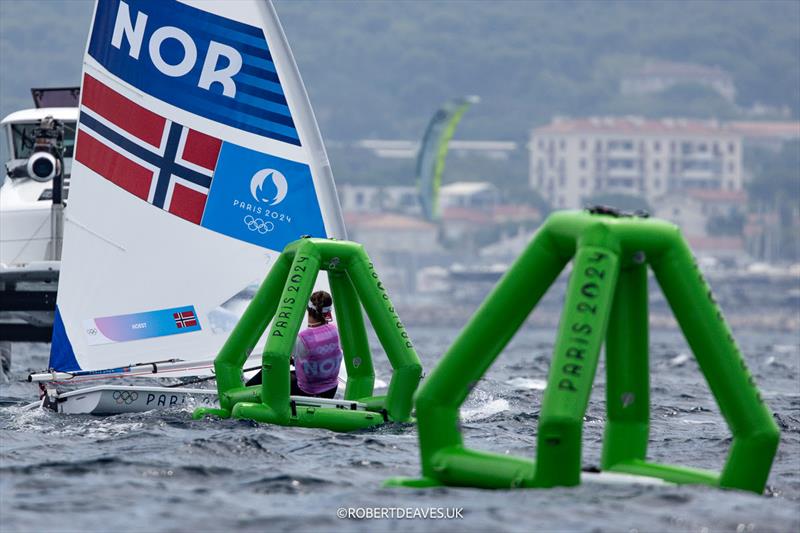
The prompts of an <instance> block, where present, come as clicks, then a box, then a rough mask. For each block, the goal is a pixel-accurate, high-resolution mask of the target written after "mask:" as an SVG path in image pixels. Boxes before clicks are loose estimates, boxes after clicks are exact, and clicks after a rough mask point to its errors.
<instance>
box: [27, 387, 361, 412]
mask: <svg viewBox="0 0 800 533" xmlns="http://www.w3.org/2000/svg"><path fill="white" fill-rule="evenodd" d="M290 398H291V401H292V402H295V404H296V405H299V406H308V407H317V408H319V409H346V410H354V411H355V410H358V411H362V410H365V409H366V406H365V405H364V404H362V403H359V402H354V401H349V400H337V399H331V400H329V399H326V398H308V397H305V396H291V397H290ZM36 405H41V406H42V407H45V408H50V409H52V410H54V411H56V412H58V413H63V414H69V415H77V414H89V415H118V414H123V413H143V412H145V411H152V410H154V409H170V408H181V407H218V406H219V404H218V402H217V391H216V389H190V388H186V387H148V386H139V385H98V386H96V387H88V388H85V389H79V390H74V391H69V392H50V393H48V395H47V396H46V397H45V398H44V399H43V400H42V401H41V402H37V403H36V404H32V406H36Z"/></svg>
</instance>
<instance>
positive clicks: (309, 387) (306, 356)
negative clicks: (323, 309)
mask: <svg viewBox="0 0 800 533" xmlns="http://www.w3.org/2000/svg"><path fill="white" fill-rule="evenodd" d="M298 340H299V341H300V342H302V343H303V346H304V347H305V350H297V352H298V353H296V354H295V359H294V367H295V371H296V373H297V386H298V387H300V389H301V390H303V391H305V392H307V393H309V394H319V393H320V392H323V391H326V390H328V389H332V388H333V387H335V386H336V385H338V383H339V367H340V366H341V364H342V349H341V348H340V347H339V332H338V331H337V330H336V326H334V325H333V324H331V323H328V324H325V325H323V326H317V327H315V328H307V329H304V330H303V331H301V332H300V335H298ZM304 351H305V353H302V352H304Z"/></svg>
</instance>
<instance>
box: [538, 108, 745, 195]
mask: <svg viewBox="0 0 800 533" xmlns="http://www.w3.org/2000/svg"><path fill="white" fill-rule="evenodd" d="M529 151H530V169H529V180H530V186H531V187H532V188H533V189H536V190H538V191H539V192H540V193H541V194H542V196H543V197H544V198H545V199H546V200H548V201H549V202H550V204H551V205H552V206H553V207H554V208H569V209H577V208H581V207H584V205H585V202H586V201H587V199H589V198H590V197H592V196H594V195H597V194H626V195H630V196H638V197H643V198H645V199H646V200H647V201H648V203H649V204H650V205H651V206H652V205H654V204H655V203H656V201H657V199H658V198H659V197H661V196H663V195H665V194H667V193H674V192H679V191H685V190H698V189H699V190H720V191H740V190H742V187H743V183H742V137H741V134H740V133H738V132H736V131H734V130H733V129H731V128H728V127H727V126H725V125H724V124H720V123H718V122H716V121H699V120H685V119H661V120H653V119H644V118H640V117H622V118H620V117H603V118H583V119H565V118H555V119H553V121H552V122H551V123H550V124H548V125H547V126H544V127H541V128H537V129H535V130H533V131H532V133H531V140H530V144H529Z"/></svg>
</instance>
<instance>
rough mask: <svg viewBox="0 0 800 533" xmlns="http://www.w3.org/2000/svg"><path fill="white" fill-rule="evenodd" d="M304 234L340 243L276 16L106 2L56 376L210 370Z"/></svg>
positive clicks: (81, 130) (203, 1)
mask: <svg viewBox="0 0 800 533" xmlns="http://www.w3.org/2000/svg"><path fill="white" fill-rule="evenodd" d="M303 235H311V236H315V237H336V238H346V235H345V229H344V224H343V221H342V217H341V210H340V206H339V202H338V198H337V196H336V191H335V187H334V183H333V178H332V174H331V169H330V165H329V163H328V159H327V156H326V153H325V149H324V146H323V143H322V139H321V136H320V133H319V129H318V127H317V123H316V120H315V118H314V115H313V112H312V110H311V106H310V104H309V101H308V96H307V94H306V91H305V88H304V86H303V83H302V80H301V78H300V75H299V73H298V71H297V66H296V64H295V62H294V59H293V57H292V54H291V51H290V50H289V47H288V44H287V42H286V38H285V36H284V33H283V30H282V28H281V26H280V23H279V21H278V18H277V15H276V13H275V10H274V8H273V6H272V5H271V4H270V3H268V2H263V1H259V0H237V1H231V0H218V1H208V0H183V1H180V2H178V1H174V0H160V1H158V2H152V1H145V0H100V1H99V2H98V3H97V4H96V6H95V11H94V17H93V21H92V25H91V31H90V34H89V39H88V44H87V49H86V54H85V57H84V64H83V78H82V88H81V105H80V120H79V125H78V134H77V139H76V146H75V159H74V164H73V167H72V190H71V194H70V202H69V205H68V206H67V209H66V226H65V235H64V249H63V256H62V266H61V279H60V282H59V294H58V305H57V310H56V319H55V324H54V330H53V342H52V350H51V357H50V366H51V368H53V369H55V370H61V371H69V370H79V369H83V370H87V369H99V368H110V367H114V366H120V365H126V364H130V363H139V362H153V361H164V360H172V359H178V360H200V359H210V358H213V357H214V355H216V353H217V351H218V349H219V347H220V346H221V345H222V343H223V342H224V341H225V339H226V337H227V334H228V332H229V331H230V329H231V328H232V326H233V324H234V323H235V321H236V317H237V316H238V313H237V306H238V307H239V308H241V307H242V306H243V305H244V303H242V302H245V303H246V300H247V294H248V291H251V290H252V287H253V286H254V284H257V283H259V282H260V280H262V279H263V278H264V276H265V275H266V273H267V272H268V271H269V268H270V266H271V264H272V262H273V261H274V260H275V258H276V257H277V256H278V252H279V251H280V250H282V249H283V247H284V246H285V245H286V244H287V243H289V242H291V241H293V240H295V239H297V238H300V237H301V236H303Z"/></svg>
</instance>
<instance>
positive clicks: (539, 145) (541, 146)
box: [536, 139, 544, 150]
mask: <svg viewBox="0 0 800 533" xmlns="http://www.w3.org/2000/svg"><path fill="white" fill-rule="evenodd" d="M536 146H538V147H539V150H544V140H543V139H539V142H537V143H536Z"/></svg>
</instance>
